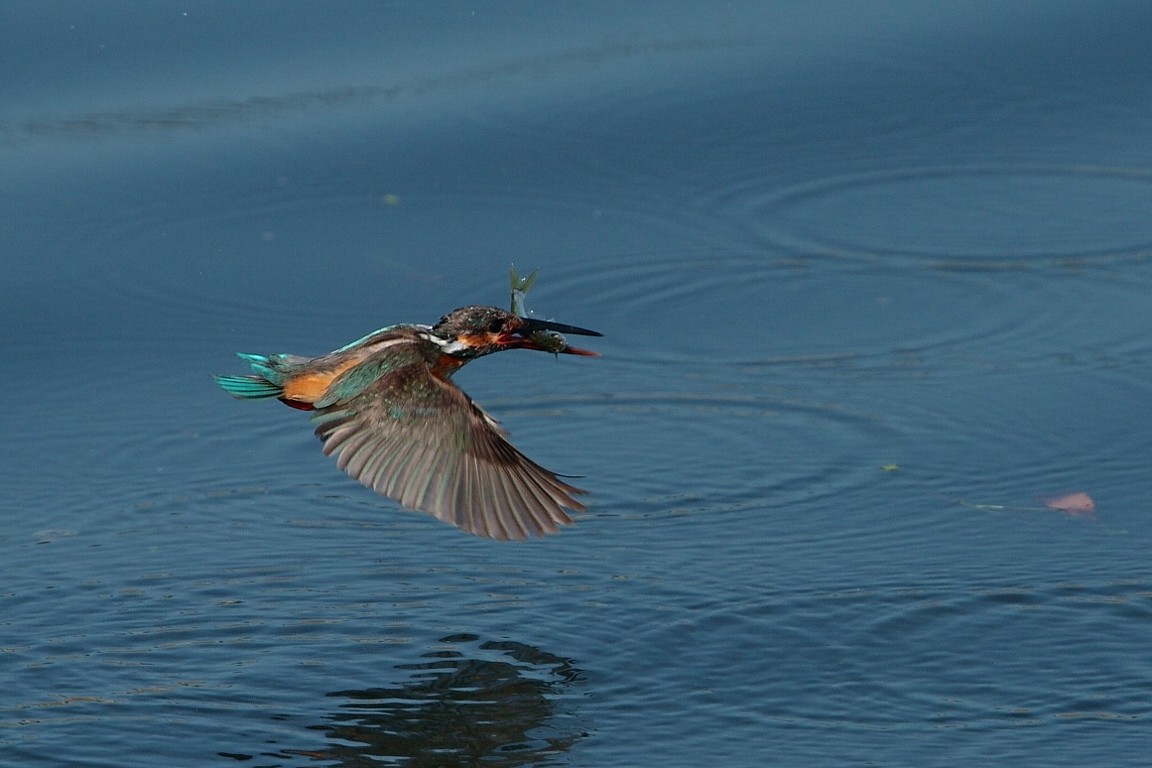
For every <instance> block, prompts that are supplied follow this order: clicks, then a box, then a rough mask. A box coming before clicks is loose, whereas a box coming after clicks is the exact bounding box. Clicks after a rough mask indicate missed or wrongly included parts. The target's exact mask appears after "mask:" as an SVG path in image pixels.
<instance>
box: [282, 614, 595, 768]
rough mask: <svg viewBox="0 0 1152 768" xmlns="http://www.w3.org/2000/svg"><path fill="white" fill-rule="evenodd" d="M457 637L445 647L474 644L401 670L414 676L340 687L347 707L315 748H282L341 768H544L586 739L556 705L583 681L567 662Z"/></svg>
mask: <svg viewBox="0 0 1152 768" xmlns="http://www.w3.org/2000/svg"><path fill="white" fill-rule="evenodd" d="M478 640H479V638H478V637H476V636H475V635H453V636H450V637H446V638H443V639H442V640H441V642H443V643H449V644H452V645H457V646H461V645H472V646H473V647H472V648H466V649H458V648H450V649H442V650H437V651H434V652H429V653H426V654H424V656H423V658H426V659H428V660H427V661H422V662H419V663H415V664H401V665H397V667H396V668H397V669H401V670H406V671H410V672H411V680H410V682H407V683H404V684H402V685H399V686H396V687H387V688H369V689H365V690H351V691H337V692H334V693H330V694H328V695H329V696H332V697H335V698H341V699H344V700H345V701H344V702H343V703H342V704H341V705H340V707H339V709H338V710H337V711H336V712H335V713H333V714H332V715H331V716H330V717H329V722H327V723H325V724H323V725H316V726H313V727H314V728H316V729H318V730H323V731H325V733H326V735H327V737H328V739H329V741H330V744H329V746H328V748H326V749H323V750H320V751H310V752H303V751H294V750H285V754H291V755H306V756H308V757H312V758H315V759H317V760H323V761H328V762H329V763H330V764H332V765H339V766H368V765H373V766H376V765H381V764H384V765H402V766H413V767H417V768H422V767H424V766H427V767H428V768H431V767H432V766H470V765H484V766H501V767H504V766H523V765H539V764H542V763H545V762H550V761H551V759H552V758H554V757H555V755H556V754H558V753H562V752H566V751H568V750H569V749H570V748H571V747H572V745H573V744H574V743H575V742H577V741H578V740H579V739H580V738H581V737H582V736H583V735H584V734H583V733H582V732H581V731H580V729H579V728H578V727H577V726H576V724H575V723H574V722H573V723H570V724H569V725H567V726H564V725H563V724H559V723H557V722H556V720H557V719H558V718H559V719H561V720H562V719H563V713H558V712H557V703H558V701H559V700H560V699H562V698H563V696H564V694H565V693H566V690H565V689H566V688H569V687H570V686H571V685H572V684H573V683H575V682H577V681H579V680H580V679H581V677H582V674H581V672H580V670H578V669H577V668H575V667H574V666H573V665H572V662H571V660H569V659H563V658H561V657H559V656H554V655H552V654H550V653H547V652H545V651H542V650H540V649H539V648H535V647H533V646H530V645H525V644H523V643H516V642H491V641H489V642H483V643H480V642H478Z"/></svg>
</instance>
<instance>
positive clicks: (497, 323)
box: [488, 320, 504, 333]
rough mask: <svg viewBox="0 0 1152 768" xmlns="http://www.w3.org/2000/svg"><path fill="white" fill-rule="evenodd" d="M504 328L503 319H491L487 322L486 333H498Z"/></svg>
mask: <svg viewBox="0 0 1152 768" xmlns="http://www.w3.org/2000/svg"><path fill="white" fill-rule="evenodd" d="M503 329H504V321H503V320H491V321H489V322H488V333H500V331H502V330H503Z"/></svg>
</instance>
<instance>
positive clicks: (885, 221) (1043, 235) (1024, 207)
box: [721, 165, 1152, 269]
mask: <svg viewBox="0 0 1152 768" xmlns="http://www.w3.org/2000/svg"><path fill="white" fill-rule="evenodd" d="M758 187H759V182H757V181H756V180H755V179H751V180H745V181H744V182H741V183H739V184H735V185H733V187H732V188H731V189H729V190H727V191H726V193H725V194H723V195H722V196H721V197H722V198H723V199H724V202H725V204H727V205H730V206H732V207H733V209H734V211H733V215H734V216H736V217H738V218H740V219H741V220H742V222H743V225H744V226H745V227H747V228H748V229H749V230H750V232H752V233H754V235H755V236H756V237H757V238H758V239H760V240H761V241H762V242H764V243H765V244H767V245H770V246H773V247H776V248H780V249H783V250H785V251H786V252H788V253H793V254H798V255H807V256H819V257H827V258H838V259H854V260H866V261H869V262H877V261H882V262H885V263H901V262H908V261H921V262H927V263H930V264H933V265H936V266H944V267H953V268H957V269H1017V268H1022V267H1027V266H1039V265H1045V264H1058V265H1075V264H1083V263H1116V262H1132V261H1146V260H1147V259H1148V258H1149V257H1152V221H1150V220H1149V218H1148V215H1147V214H1148V211H1149V210H1152V172H1149V171H1147V170H1144V169H1139V168H1113V167H1101V166H1075V165H1067V166H1063V165H1034V166H1033V165H1006V166H995V165H988V166H929V167H922V168H906V169H895V170H883V171H877V172H870V173H855V174H848V175H845V176H833V177H829V178H823V179H817V180H814V181H809V182H805V183H802V184H798V185H794V186H791V187H785V188H782V189H759V188H758Z"/></svg>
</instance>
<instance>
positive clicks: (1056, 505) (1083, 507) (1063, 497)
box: [1037, 491, 1096, 517]
mask: <svg viewBox="0 0 1152 768" xmlns="http://www.w3.org/2000/svg"><path fill="white" fill-rule="evenodd" d="M1037 500H1038V501H1040V502H1041V503H1042V504H1043V505H1044V506H1046V507H1048V508H1049V509H1054V510H1056V511H1057V512H1063V513H1065V514H1067V515H1071V516H1072V517H1095V516H1096V502H1094V501H1092V497H1091V496H1089V495H1088V494H1086V493H1084V491H1073V492H1072V493H1061V494H1059V495H1057V496H1039V497H1037Z"/></svg>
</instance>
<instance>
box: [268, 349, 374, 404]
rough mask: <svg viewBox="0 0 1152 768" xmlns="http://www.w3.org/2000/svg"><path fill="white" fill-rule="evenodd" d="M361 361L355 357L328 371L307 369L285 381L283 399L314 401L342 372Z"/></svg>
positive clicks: (321, 395) (298, 401)
mask: <svg viewBox="0 0 1152 768" xmlns="http://www.w3.org/2000/svg"><path fill="white" fill-rule="evenodd" d="M358 362H360V361H359V360H356V359H355V358H353V359H351V360H348V361H346V362H344V363H342V364H341V365H340V366H338V367H336V368H333V369H332V370H328V371H307V372H305V373H301V374H299V375H297V376H293V377H292V378H291V379H289V380H288V381H286V382H284V395H283V396H282V398H281V399H283V400H292V401H294V402H297V403H314V402H316V401H317V400H319V399H320V398H321V397H323V396H324V393H325V392H327V391H328V386H329V385H330V384H331V383H332V381H333V379H335V378H336V377H337V376H339V375H340V374H342V373H344V371H346V370H348V369H349V368H351V367H352V366H354V365H356V363H358Z"/></svg>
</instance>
